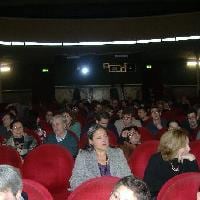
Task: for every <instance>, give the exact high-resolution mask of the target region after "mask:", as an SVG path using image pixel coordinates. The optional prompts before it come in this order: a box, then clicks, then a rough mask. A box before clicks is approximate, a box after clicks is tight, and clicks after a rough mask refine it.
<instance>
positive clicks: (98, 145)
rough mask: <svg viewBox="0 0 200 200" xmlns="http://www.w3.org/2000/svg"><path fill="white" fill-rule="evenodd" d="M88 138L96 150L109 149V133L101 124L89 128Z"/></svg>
mask: <svg viewBox="0 0 200 200" xmlns="http://www.w3.org/2000/svg"><path fill="white" fill-rule="evenodd" d="M88 139H89V144H90V146H91V147H92V148H93V149H95V150H96V151H107V148H108V147H109V140H108V134H107V131H106V129H105V128H104V127H102V126H101V125H99V124H95V125H93V126H91V127H90V128H89V130H88Z"/></svg>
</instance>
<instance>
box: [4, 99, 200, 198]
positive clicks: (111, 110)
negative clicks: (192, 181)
mask: <svg viewBox="0 0 200 200" xmlns="http://www.w3.org/2000/svg"><path fill="white" fill-rule="evenodd" d="M199 111H200V105H198V104H195V103H194V104H192V103H189V100H188V101H180V102H172V101H169V100H168V101H167V100H159V101H156V102H153V103H151V104H147V103H144V102H140V101H125V100H123V101H121V102H120V101H119V100H117V99H114V100H111V101H107V100H105V101H102V102H99V101H93V102H91V103H89V102H87V101H78V102H76V103H73V104H65V105H62V106H54V108H53V109H49V108H48V109H42V108H41V107H40V108H37V109H33V108H32V109H27V110H25V111H24V112H23V114H21V115H19V113H22V112H19V110H17V109H16V107H15V106H13V105H9V106H7V107H6V108H5V109H4V111H3V112H2V113H1V119H2V125H1V126H0V143H1V144H2V145H8V146H12V147H13V148H15V149H16V150H17V151H18V152H19V154H20V156H21V157H22V159H23V158H24V157H25V156H26V155H27V154H28V153H29V152H30V151H31V150H32V149H34V148H35V147H37V146H38V145H42V144H45V143H47V144H58V145H62V146H64V147H65V148H66V149H67V150H68V151H69V152H70V153H71V155H72V156H73V157H74V159H75V165H74V169H73V171H72V176H71V178H70V190H71V191H73V190H74V189H75V188H77V187H78V186H79V185H80V184H81V183H83V182H85V181H86V180H88V179H91V178H94V177H100V176H116V177H120V178H121V180H122V181H121V182H119V183H118V184H117V185H116V187H115V189H116V191H117V190H118V191H121V190H123V189H124V188H122V183H124V181H125V182H126V184H132V185H138V184H139V185H140V184H143V187H144V188H147V189H145V190H146V194H145V195H146V197H144V198H143V199H147V200H148V199H150V194H151V198H152V199H153V198H156V196H157V194H158V192H159V190H160V189H161V187H162V186H163V185H164V183H165V182H166V181H167V180H169V179H170V178H172V177H173V176H176V175H178V174H181V173H184V172H198V171H199V167H198V164H197V161H196V158H195V156H194V155H193V154H191V153H190V147H189V142H191V141H194V140H199V139H200V123H199V122H200V112H199ZM144 131H145V134H146V135H145V136H144V134H143V132H144ZM146 140H159V141H160V142H159V147H158V152H157V153H156V154H154V155H153V156H152V157H151V158H150V160H149V163H148V165H147V168H146V170H145V175H144V180H143V181H144V182H145V183H144V182H143V181H142V180H138V179H136V178H134V174H132V172H131V170H130V168H129V165H128V160H129V157H130V155H131V154H132V153H133V152H134V149H135V148H137V146H138V145H140V144H141V143H143V142H145V141H146ZM124 177H125V179H123V178H124ZM127 177H128V178H127ZM126 184H125V185H126ZM123 187H125V186H123ZM127 187H128V188H129V189H130V187H129V186H127ZM141 187H142V186H141ZM149 190H150V192H149ZM134 191H135V192H136V191H137V190H136V189H134ZM119 193H120V192H119ZM126 193H127V192H126ZM136 193H137V192H136ZM136 196H137V195H136ZM110 199H111V200H113V199H122V198H119V197H117V196H116V192H113V193H112V195H111V197H110ZM136 199H138V200H140V199H142V198H139V197H138V198H136Z"/></svg>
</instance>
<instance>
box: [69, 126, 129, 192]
mask: <svg viewBox="0 0 200 200" xmlns="http://www.w3.org/2000/svg"><path fill="white" fill-rule="evenodd" d="M88 138H89V146H88V147H87V148H86V149H85V150H80V151H79V154H78V156H77V158H76V161H75V165H74V169H73V172H72V177H71V179H70V186H71V189H72V190H74V189H75V188H76V187H77V186H79V185H80V184H81V183H83V182H84V181H86V180H88V179H91V178H95V177H100V176H116V177H124V176H127V175H131V171H130V168H129V166H128V164H127V161H126V159H125V157H124V155H123V152H122V151H121V150H120V149H118V148H110V147H109V141H108V135H107V132H106V130H105V128H103V127H102V126H100V125H99V124H96V125H93V126H92V127H90V129H89V131H88Z"/></svg>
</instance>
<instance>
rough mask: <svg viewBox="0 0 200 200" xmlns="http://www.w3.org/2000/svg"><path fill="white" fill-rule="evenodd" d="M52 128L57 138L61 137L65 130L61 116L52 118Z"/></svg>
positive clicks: (64, 120) (63, 119)
mask: <svg viewBox="0 0 200 200" xmlns="http://www.w3.org/2000/svg"><path fill="white" fill-rule="evenodd" d="M52 128H53V132H54V133H55V134H56V135H57V136H59V137H62V136H63V135H64V134H65V130H66V119H65V118H64V117H63V116H62V115H55V116H54V117H53V118H52Z"/></svg>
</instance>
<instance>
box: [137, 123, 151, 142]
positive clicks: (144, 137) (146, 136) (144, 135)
mask: <svg viewBox="0 0 200 200" xmlns="http://www.w3.org/2000/svg"><path fill="white" fill-rule="evenodd" d="M138 131H139V134H140V135H141V141H142V142H146V141H149V140H153V139H154V137H153V135H152V133H151V132H150V131H149V130H148V129H146V128H144V127H139V128H138Z"/></svg>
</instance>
